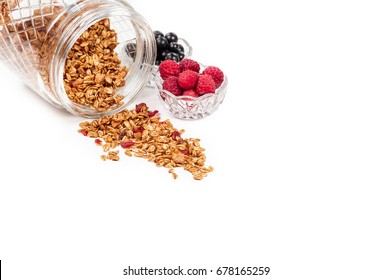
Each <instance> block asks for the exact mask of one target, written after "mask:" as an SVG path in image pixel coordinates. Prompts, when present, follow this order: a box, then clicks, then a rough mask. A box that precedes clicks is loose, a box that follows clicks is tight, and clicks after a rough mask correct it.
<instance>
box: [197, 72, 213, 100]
mask: <svg viewBox="0 0 392 280" xmlns="http://www.w3.org/2000/svg"><path fill="white" fill-rule="evenodd" d="M215 89H216V87H215V82H214V79H213V78H212V77H211V76H210V75H204V74H203V75H200V76H199V81H198V82H197V86H196V92H197V93H198V94H199V95H203V94H206V93H215Z"/></svg>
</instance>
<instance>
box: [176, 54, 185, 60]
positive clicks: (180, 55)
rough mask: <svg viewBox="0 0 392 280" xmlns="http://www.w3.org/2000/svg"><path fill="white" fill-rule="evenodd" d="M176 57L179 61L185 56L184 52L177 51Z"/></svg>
mask: <svg viewBox="0 0 392 280" xmlns="http://www.w3.org/2000/svg"><path fill="white" fill-rule="evenodd" d="M178 57H179V58H180V61H181V60H183V59H184V58H185V53H183V52H178Z"/></svg>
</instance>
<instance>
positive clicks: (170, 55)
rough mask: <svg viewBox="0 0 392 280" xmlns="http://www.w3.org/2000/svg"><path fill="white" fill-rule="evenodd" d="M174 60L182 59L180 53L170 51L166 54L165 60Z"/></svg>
mask: <svg viewBox="0 0 392 280" xmlns="http://www.w3.org/2000/svg"><path fill="white" fill-rule="evenodd" d="M168 59H170V60H174V61H177V62H179V61H180V57H179V55H178V54H176V53H174V52H169V53H168V54H167V55H166V56H165V60H168Z"/></svg>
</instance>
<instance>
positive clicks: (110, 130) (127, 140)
mask: <svg viewBox="0 0 392 280" xmlns="http://www.w3.org/2000/svg"><path fill="white" fill-rule="evenodd" d="M157 113H158V111H149V109H148V107H147V105H146V104H144V103H141V104H138V105H136V108H135V109H133V110H127V109H126V110H123V111H121V112H120V113H117V114H114V115H111V116H105V117H102V118H99V119H97V120H93V121H91V122H89V121H85V122H82V123H81V124H80V130H79V132H80V133H82V134H83V135H84V136H88V137H92V138H96V140H95V143H96V144H97V145H99V146H102V149H103V151H104V152H105V154H104V155H102V156H101V158H102V159H103V160H113V161H118V160H119V159H120V156H119V154H120V150H119V149H117V148H118V147H121V148H122V149H124V153H125V154H126V155H127V156H130V157H131V156H136V157H140V158H145V159H147V160H149V161H151V162H154V163H155V164H156V165H157V166H162V167H166V168H168V169H169V173H171V174H172V176H173V178H174V179H176V178H177V174H176V173H175V172H174V168H176V167H182V168H184V169H185V170H186V171H189V172H190V173H192V175H193V178H194V179H195V180H201V179H203V178H204V177H206V176H207V175H208V173H209V172H211V171H213V168H212V167H211V166H210V167H205V161H206V156H205V154H204V151H205V150H204V148H202V147H201V146H200V139H196V138H183V137H182V134H183V133H184V130H177V129H176V128H174V127H173V125H172V123H171V122H170V121H169V120H165V121H161V120H160V117H159V116H157ZM116 149H117V150H116Z"/></svg>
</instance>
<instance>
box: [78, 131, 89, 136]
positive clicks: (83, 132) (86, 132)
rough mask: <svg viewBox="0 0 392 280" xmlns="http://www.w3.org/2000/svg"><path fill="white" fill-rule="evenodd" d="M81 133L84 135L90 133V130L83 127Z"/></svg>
mask: <svg viewBox="0 0 392 280" xmlns="http://www.w3.org/2000/svg"><path fill="white" fill-rule="evenodd" d="M79 132H80V133H82V134H83V135H84V136H87V135H88V131H87V130H86V129H81V130H79Z"/></svg>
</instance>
